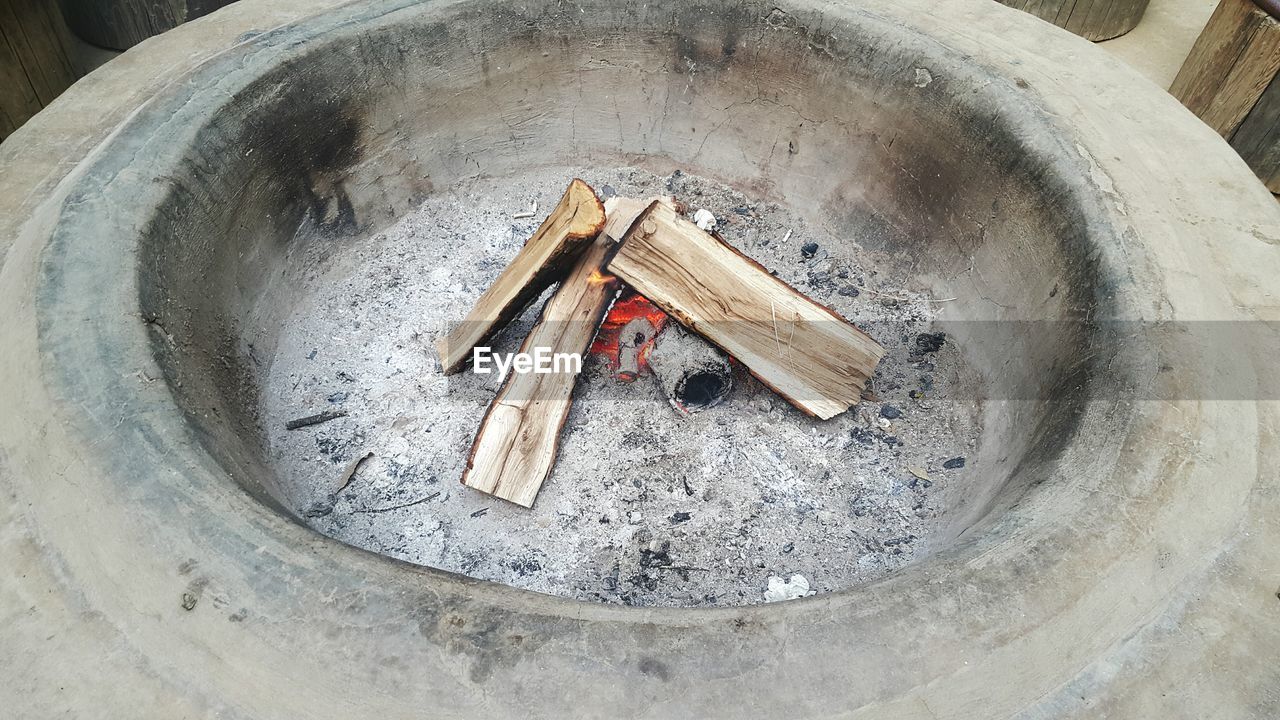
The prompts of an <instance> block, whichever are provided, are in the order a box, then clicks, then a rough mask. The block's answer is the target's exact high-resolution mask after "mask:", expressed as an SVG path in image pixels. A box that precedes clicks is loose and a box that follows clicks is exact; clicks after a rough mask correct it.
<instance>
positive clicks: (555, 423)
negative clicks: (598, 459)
mask: <svg viewBox="0 0 1280 720" xmlns="http://www.w3.org/2000/svg"><path fill="white" fill-rule="evenodd" d="M612 246H613V243H612V242H611V241H610V240H609V239H608V237H607V236H606V235H604V234H603V233H601V234H600V236H599V238H597V240H596V241H595V242H594V243H593V244H592V245H591V247H589V248H587V250H586V252H584V253H583V254H582V256H581V257H580V258H579V260H578V263H577V265H576V266H575V267H574V269H573V272H572V273H570V274H569V277H568V278H566V279H565V281H564V282H563V283H561V285H560V287H559V288H558V289H557V290H556V293H555V294H554V295H552V296H551V299H550V300H548V301H547V304H546V305H545V306H543V308H542V315H541V317H539V318H538V324H537V325H535V326H534V328H533V330H532V331H531V332H530V333H529V336H528V337H527V338H525V341H524V344H523V345H522V346H521V348H520V352H522V353H533V352H535V351H536V350H537V349H538V348H547V351H548V352H550V353H551V354H552V356H554V355H555V354H556V353H576V354H577V355H578V356H579V358H580V357H581V355H582V354H583V353H584V352H586V350H587V347H588V346H590V345H591V340H592V338H594V337H595V334H596V328H597V327H598V326H599V324H600V320H601V319H603V318H604V314H605V312H606V311H607V310H608V309H609V304H610V303H612V302H613V298H614V296H615V295H617V292H618V284H619V283H618V280H617V278H615V277H612V276H610V275H606V274H604V273H603V272H602V269H603V268H604V264H605V262H606V260H607V259H608V253H609V252H611V251H612ZM567 370H568V369H565V368H561V369H560V371H558V372H551V373H516V372H512V373H511V374H510V375H508V376H507V379H506V382H505V383H504V384H503V386H502V389H501V390H500V391H499V392H498V395H497V397H495V398H494V400H493V403H491V404H490V405H489V410H488V412H486V413H485V416H484V420H482V421H481V423H480V430H479V431H478V432H477V433H476V439H475V442H474V443H473V444H472V446H471V455H470V457H468V458H467V468H466V470H465V471H464V472H463V475H462V484H463V485H466V486H467V487H471V488H475V489H476V490H481V491H483V492H487V493H489V494H490V495H494V496H497V497H500V498H502V499H503V500H509V501H511V502H513V503H515V504H517V505H523V506H524V507H531V506H532V505H533V501H534V499H535V498H537V496H538V490H539V489H540V488H541V487H542V483H543V482H544V481H545V480H546V479H547V477H548V476H549V475H551V470H552V468H553V467H554V466H555V460H556V453H557V451H558V449H559V445H560V430H561V429H562V428H563V427H564V421H565V418H567V417H568V416H569V407H570V405H571V404H572V403H573V386H574V384H575V383H576V382H577V377H578V372H579V371H580V370H581V366H580V365H579V367H577V368H574V369H572V371H567Z"/></svg>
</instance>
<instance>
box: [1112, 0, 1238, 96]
mask: <svg viewBox="0 0 1280 720" xmlns="http://www.w3.org/2000/svg"><path fill="white" fill-rule="evenodd" d="M1217 6H1218V0H1151V4H1150V5H1148V6H1147V12H1146V14H1145V15H1143V16H1142V22H1140V23H1138V26H1137V27H1135V28H1134V29H1133V30H1131V31H1129V32H1128V33H1126V34H1125V35H1121V36H1120V37H1118V38H1115V39H1114V40H1108V41H1106V42H1103V43H1099V47H1101V48H1103V49H1104V50H1106V51H1107V52H1109V53H1111V54H1112V55H1115V56H1116V57H1117V58H1119V59H1121V60H1123V61H1124V62H1126V63H1128V64H1129V65H1131V66H1133V68H1134V69H1136V70H1137V71H1138V72H1140V73H1142V74H1143V75H1145V76H1146V77H1147V78H1148V79H1150V80H1151V82H1154V83H1155V84H1157V85H1159V86H1160V87H1162V88H1165V89H1168V88H1169V86H1170V85H1171V84H1173V79H1174V78H1175V77H1176V76H1177V75H1178V68H1180V67H1182V62H1183V61H1184V60H1186V59H1187V54H1188V53H1190V52H1191V46H1192V45H1194V44H1195V41H1196V38H1197V37H1199V36H1200V31H1201V30H1202V29H1204V26H1205V23H1207V22H1208V21H1209V16H1210V15H1212V14H1213V9H1214V8H1215V7H1217Z"/></svg>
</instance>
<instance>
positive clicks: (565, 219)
mask: <svg viewBox="0 0 1280 720" xmlns="http://www.w3.org/2000/svg"><path fill="white" fill-rule="evenodd" d="M604 222H605V211H604V205H602V204H601V203H600V199H599V198H597V197H596V193H595V191H594V190H592V189H591V187H590V186H589V185H587V184H586V183H585V182H583V181H581V180H578V179H576V178H575V179H574V180H573V182H571V183H569V188H568V189H567V190H565V192H564V195H563V196H562V197H561V198H560V202H559V203H557V204H556V207H555V209H554V210H552V211H551V214H550V215H549V216H547V219H546V220H544V221H543V222H542V225H541V226H540V227H539V228H538V230H537V232H535V233H534V234H533V237H532V238H530V239H529V241H528V242H527V243H525V245H524V247H523V248H521V249H520V252H519V253H517V254H516V257H515V259H514V260H512V261H511V263H510V264H509V265H507V267H505V268H503V270H502V272H501V273H500V274H499V275H498V278H497V280H494V282H493V284H492V285H490V286H489V289H488V290H485V291H484V293H483V294H482V295H481V296H480V299H479V300H477V301H476V305H475V307H474V308H472V310H471V312H470V313H468V314H467V317H466V318H465V319H464V320H463V321H462V322H461V323H460V324H458V326H457V327H455V328H454V329H453V330H452V331H451V332H450V333H449V334H448V335H446V336H445V337H443V338H441V339H440V341H439V342H437V343H436V349H437V350H438V351H439V353H440V365H441V369H442V370H443V372H444V373H445V374H446V375H449V374H452V373H456V372H458V371H459V370H461V369H462V368H463V366H464V365H466V362H467V358H468V356H469V355H470V354H471V349H472V348H474V347H476V346H477V345H482V344H484V343H485V342H486V341H487V340H489V339H490V338H491V337H493V336H494V335H495V334H497V332H498V331H499V330H501V329H502V328H503V326H505V325H506V324H507V323H508V322H510V321H511V320H512V319H513V318H514V317H515V316H516V315H518V314H519V313H520V311H521V310H523V309H524V308H525V306H527V305H528V304H529V303H530V302H531V301H533V300H534V299H535V298H537V297H538V295H539V294H541V293H542V291H543V290H546V289H547V288H548V287H550V286H551V284H552V283H554V282H556V281H557V280H560V279H561V278H563V277H564V276H565V274H566V273H567V272H568V271H569V270H570V268H572V267H573V266H574V262H575V261H576V259H577V257H578V255H579V254H580V253H581V252H582V250H583V249H584V248H585V247H587V246H588V245H589V244H591V241H592V238H595V237H596V236H597V235H598V234H599V233H600V231H601V229H602V228H603V227H604Z"/></svg>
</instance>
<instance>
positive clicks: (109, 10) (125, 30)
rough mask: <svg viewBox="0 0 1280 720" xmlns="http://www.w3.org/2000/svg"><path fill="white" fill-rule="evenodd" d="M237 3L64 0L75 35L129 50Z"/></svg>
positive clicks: (212, 0)
mask: <svg viewBox="0 0 1280 720" xmlns="http://www.w3.org/2000/svg"><path fill="white" fill-rule="evenodd" d="M234 1H235V0H61V2H62V12H63V15H65V16H66V19H67V24H68V25H69V26H71V31H72V32H74V33H75V34H76V36H78V37H79V38H80V39H82V40H84V41H85V42H88V43H92V44H94V45H97V46H98V47H104V48H110V49H112V50H128V49H129V48H131V47H133V46H134V45H137V44H138V43H140V42H142V41H143V40H146V39H147V38H149V37H151V36H152V35H159V34H160V33H162V32H164V31H166V30H172V29H173V28H175V27H177V26H179V25H181V24H182V23H184V22H187V21H188V20H194V19H196V18H198V17H202V16H204V15H208V14H209V13H211V12H213V11H214V10H217V9H218V8H220V7H223V6H225V5H230V4H231V3H232V2H234Z"/></svg>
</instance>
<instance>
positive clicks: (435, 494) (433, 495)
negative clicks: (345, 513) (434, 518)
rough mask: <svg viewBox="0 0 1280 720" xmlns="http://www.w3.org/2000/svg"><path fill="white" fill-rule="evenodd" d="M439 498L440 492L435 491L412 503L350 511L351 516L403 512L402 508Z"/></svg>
mask: <svg viewBox="0 0 1280 720" xmlns="http://www.w3.org/2000/svg"><path fill="white" fill-rule="evenodd" d="M439 496H440V491H438V490H437V491H436V492H433V493H431V494H430V495H428V496H426V497H424V498H420V499H418V500H414V501H413V502H407V503H404V504H403V505H392V506H391V507H384V508H360V509H359V510H352V511H351V514H353V515H354V514H356V513H384V512H391V511H392V510H403V509H404V508H407V507H413V506H414V505H421V504H422V503H424V502H426V501H428V500H432V499H434V498H437V497H439Z"/></svg>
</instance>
